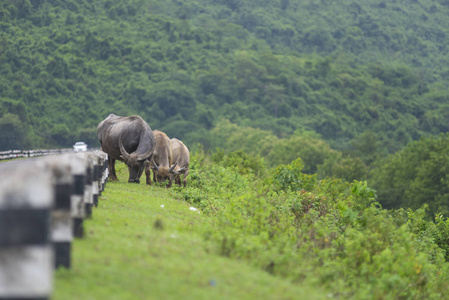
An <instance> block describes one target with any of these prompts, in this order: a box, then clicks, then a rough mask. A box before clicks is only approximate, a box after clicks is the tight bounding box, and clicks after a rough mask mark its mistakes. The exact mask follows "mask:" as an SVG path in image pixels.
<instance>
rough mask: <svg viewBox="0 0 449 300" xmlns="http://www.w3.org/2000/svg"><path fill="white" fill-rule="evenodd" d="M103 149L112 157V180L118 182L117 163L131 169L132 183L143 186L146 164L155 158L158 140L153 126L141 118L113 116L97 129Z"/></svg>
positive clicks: (130, 178) (110, 166) (109, 160)
mask: <svg viewBox="0 0 449 300" xmlns="http://www.w3.org/2000/svg"><path fill="white" fill-rule="evenodd" d="M97 135H98V140H99V141H100V144H101V150H103V151H104V152H106V153H107V154H108V157H109V158H108V167H109V171H110V175H109V179H110V180H118V179H117V175H116V173H115V161H116V160H120V161H124V162H125V163H126V165H127V166H128V171H129V179H128V182H135V183H140V176H141V175H142V173H143V170H144V166H145V164H144V162H145V161H146V160H147V159H151V157H152V154H153V150H154V148H155V145H156V141H155V138H154V135H153V131H152V130H151V128H150V126H149V125H148V124H147V123H146V122H145V121H144V120H143V119H142V118H141V117H139V116H130V117H120V116H116V115H114V114H110V115H109V116H108V117H107V118H106V119H104V120H103V121H101V123H100V124H98V127H97Z"/></svg>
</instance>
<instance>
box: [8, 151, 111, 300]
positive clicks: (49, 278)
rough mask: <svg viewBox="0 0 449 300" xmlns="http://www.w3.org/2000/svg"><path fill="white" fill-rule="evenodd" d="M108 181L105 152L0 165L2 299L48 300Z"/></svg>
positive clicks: (68, 265)
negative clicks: (56, 276) (56, 274)
mask: <svg viewBox="0 0 449 300" xmlns="http://www.w3.org/2000/svg"><path fill="white" fill-rule="evenodd" d="M107 178H108V169H107V155H106V153H104V152H101V151H93V152H82V153H71V154H61V155H51V156H46V157H41V158H30V159H22V160H15V161H10V162H4V163H1V164H0V299H49V298H50V296H51V291H52V284H53V269H54V268H59V267H65V268H70V267H71V242H72V240H73V239H74V238H82V237H83V232H84V230H83V220H84V219H85V218H91V217H92V207H93V206H94V205H95V206H98V197H99V195H100V194H101V192H102V191H103V190H104V186H105V184H106V181H107Z"/></svg>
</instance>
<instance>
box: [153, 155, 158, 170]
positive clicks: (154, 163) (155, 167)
mask: <svg viewBox="0 0 449 300" xmlns="http://www.w3.org/2000/svg"><path fill="white" fill-rule="evenodd" d="M151 168H152V169H154V170H156V171H158V170H159V166H158V165H157V164H156V162H155V161H154V157H153V166H152V167H151Z"/></svg>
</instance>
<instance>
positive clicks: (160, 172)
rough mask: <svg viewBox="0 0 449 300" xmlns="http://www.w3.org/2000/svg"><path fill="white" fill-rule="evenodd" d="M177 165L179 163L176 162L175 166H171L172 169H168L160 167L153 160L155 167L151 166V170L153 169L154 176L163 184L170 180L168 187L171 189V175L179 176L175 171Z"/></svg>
mask: <svg viewBox="0 0 449 300" xmlns="http://www.w3.org/2000/svg"><path fill="white" fill-rule="evenodd" d="M177 164H178V162H175V164H174V165H173V166H171V167H170V168H167V167H164V166H158V165H157V164H156V162H155V161H154V159H153V165H152V166H151V169H153V170H154V171H155V172H154V175H153V176H155V177H156V181H157V182H159V183H161V182H165V181H167V180H168V184H167V187H171V185H172V178H171V176H170V174H174V175H178V174H179V173H178V172H176V171H175V170H174V169H175V167H176V165H177Z"/></svg>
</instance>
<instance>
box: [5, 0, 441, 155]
mask: <svg viewBox="0 0 449 300" xmlns="http://www.w3.org/2000/svg"><path fill="white" fill-rule="evenodd" d="M448 13H449V2H448V1H446V0H438V1H437V0H415V1H405V0H404V1H399V0H398V1H396V0H394V1H380V0H378V1H376V0H371V1H363V2H355V1H346V0H342V1H330V0H321V1H299V0H278V1H271V0H270V1H268V0H265V1H261V0H252V1H249V0H218V1H211V0H197V1H194V0H191V1H181V0H175V1H166V0H164V1H162V0H107V1H100V0H64V1H62V0H33V1H30V0H3V1H1V2H0V29H1V30H0V72H1V75H0V149H10V148H22V149H23V148H30V147H49V146H70V145H72V144H73V142H74V141H76V140H84V141H86V142H87V143H89V144H90V145H95V144H96V143H97V141H96V134H95V131H96V126H97V124H98V123H99V122H100V121H101V120H102V119H104V118H105V117H106V116H107V115H108V114H109V113H111V112H113V113H115V114H118V115H131V114H139V115H141V116H142V117H143V118H144V119H145V120H146V121H147V122H148V123H149V124H150V126H151V127H152V128H153V129H161V130H164V131H166V132H167V134H168V135H169V136H176V137H178V138H182V139H183V140H184V141H186V142H187V143H194V142H201V143H203V144H204V145H205V146H206V147H215V141H214V137H213V135H212V134H211V133H210V130H211V129H213V128H214V127H215V126H216V124H217V123H218V122H221V121H220V120H222V119H227V120H230V122H231V123H234V124H237V125H239V126H240V127H245V128H247V127H254V128H258V129H262V130H266V131H269V132H272V133H273V134H274V135H276V136H277V137H278V138H285V137H288V136H290V135H291V134H293V133H294V132H295V131H296V132H312V133H313V132H316V133H318V134H319V135H320V136H321V137H322V138H323V139H324V140H326V141H327V142H329V143H330V145H331V146H332V147H334V148H337V149H348V148H350V147H351V145H354V143H357V142H359V141H360V139H363V137H367V136H370V137H373V139H374V142H373V143H377V144H378V145H380V146H379V147H378V149H380V150H379V151H383V152H384V153H388V152H390V153H391V152H394V151H396V150H398V149H401V148H402V147H403V146H404V145H406V144H407V143H408V142H410V141H411V140H416V139H418V138H419V137H421V136H423V135H429V134H438V133H440V132H446V131H448V122H447V117H448V115H449V111H448V105H449V104H448V103H449V102H448V101H447V100H448V98H449V93H448V90H447V88H446V86H447V84H446V80H447V77H448V75H449V72H448V71H449V63H448V55H447V51H448V41H449V39H448V38H447V35H448V33H447V30H448V29H447V28H449V24H448V23H449V19H448V18H447V15H448ZM230 128H234V127H232V126H230ZM228 135H232V132H229V133H228Z"/></svg>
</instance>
